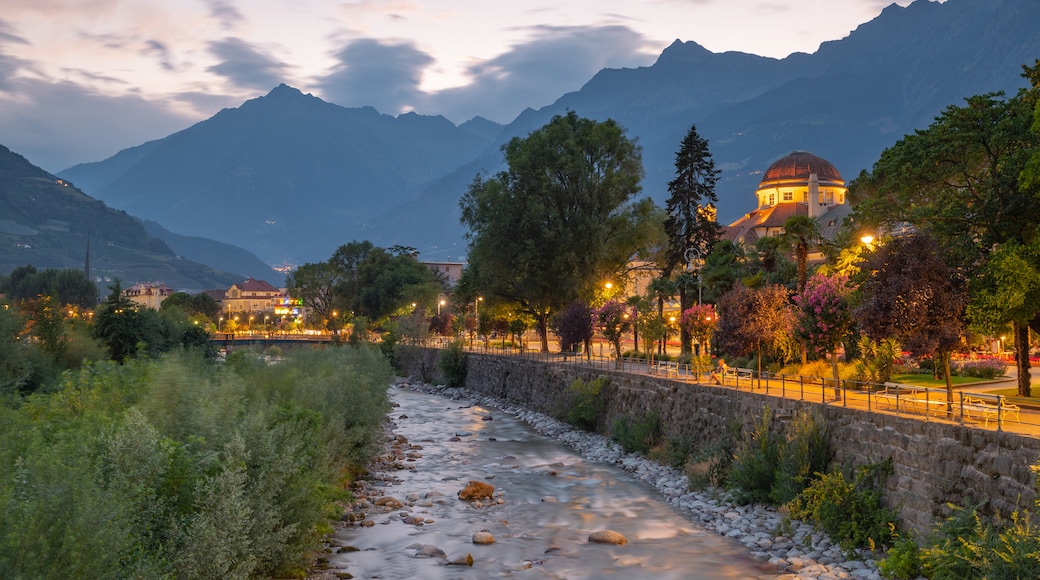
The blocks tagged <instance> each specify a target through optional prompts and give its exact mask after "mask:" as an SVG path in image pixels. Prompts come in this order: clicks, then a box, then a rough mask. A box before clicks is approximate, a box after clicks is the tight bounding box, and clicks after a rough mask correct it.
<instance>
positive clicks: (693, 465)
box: [683, 438, 733, 489]
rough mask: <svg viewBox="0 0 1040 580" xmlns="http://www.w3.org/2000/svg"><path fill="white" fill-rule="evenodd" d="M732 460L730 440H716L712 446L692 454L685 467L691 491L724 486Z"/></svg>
mask: <svg viewBox="0 0 1040 580" xmlns="http://www.w3.org/2000/svg"><path fill="white" fill-rule="evenodd" d="M732 458H733V445H732V441H731V440H730V439H728V438H720V439H716V440H715V441H714V442H712V443H711V444H710V445H708V446H706V447H703V448H701V449H699V450H697V451H695V452H694V453H692V454H691V455H690V456H689V458H688V459H687V460H686V463H685V465H683V473H685V474H686V477H687V479H689V482H690V483H689V485H690V489H702V488H704V487H706V486H709V485H710V486H712V487H718V486H720V485H722V483H723V482H724V481H725V480H726V475H727V473H728V471H729V467H730V463H731V461H732Z"/></svg>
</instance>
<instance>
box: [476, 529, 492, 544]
mask: <svg viewBox="0 0 1040 580" xmlns="http://www.w3.org/2000/svg"><path fill="white" fill-rule="evenodd" d="M473 543H474V544H483V545H487V544H494V543H495V536H493V535H491V532H489V531H487V530H481V531H479V532H477V533H475V534H473Z"/></svg>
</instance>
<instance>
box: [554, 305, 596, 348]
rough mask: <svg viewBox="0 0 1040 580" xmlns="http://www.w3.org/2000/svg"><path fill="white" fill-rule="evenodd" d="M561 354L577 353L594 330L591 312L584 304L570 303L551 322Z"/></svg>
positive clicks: (587, 342)
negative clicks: (557, 338) (558, 340)
mask: <svg viewBox="0 0 1040 580" xmlns="http://www.w3.org/2000/svg"><path fill="white" fill-rule="evenodd" d="M553 327H554V329H555V331H556V336H557V337H559V339H560V350H561V351H562V352H578V347H579V346H580V345H583V344H584V345H588V344H589V342H590V341H591V340H592V335H593V332H594V331H595V328H594V326H593V312H592V309H591V308H589V305H588V304H586V303H584V302H572V303H571V304H570V306H568V307H567V308H566V309H565V310H564V311H563V312H561V313H560V314H559V315H557V316H556V319H555V320H554V321H553Z"/></svg>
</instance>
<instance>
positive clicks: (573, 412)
mask: <svg viewBox="0 0 1040 580" xmlns="http://www.w3.org/2000/svg"><path fill="white" fill-rule="evenodd" d="M606 384H607V379H606V378H605V377H600V378H598V379H595V380H592V381H589V382H587V383H586V382H585V381H583V380H581V379H574V382H572V383H571V385H570V387H569V389H568V395H569V397H568V405H567V408H568V411H567V414H566V417H567V422H568V423H570V424H571V425H574V426H575V427H577V428H579V429H584V430H585V431H594V430H595V429H596V421H598V420H599V416H600V414H601V413H602V412H603V399H602V397H600V392H601V391H602V390H603V387H604V386H605V385H606Z"/></svg>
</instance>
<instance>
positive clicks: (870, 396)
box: [427, 339, 1040, 436]
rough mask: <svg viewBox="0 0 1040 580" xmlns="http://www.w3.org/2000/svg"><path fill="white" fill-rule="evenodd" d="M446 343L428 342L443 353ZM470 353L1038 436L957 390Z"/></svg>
mask: <svg viewBox="0 0 1040 580" xmlns="http://www.w3.org/2000/svg"><path fill="white" fill-rule="evenodd" d="M450 342H451V341H450V340H440V339H436V340H435V341H432V342H428V343H427V344H428V346H434V347H444V346H446V345H447V344H448V343H450ZM465 348H466V350H467V351H469V352H474V353H484V354H489V355H498V356H512V357H521V358H525V359H530V360H536V361H539V362H543V363H546V364H561V365H580V366H585V367H589V368H594V369H601V370H603V371H615V372H627V373H636V374H644V375H649V376H653V377H656V378H659V379H661V380H668V381H675V382H680V383H688V384H692V383H696V384H699V385H703V386H708V387H714V388H723V389H740V390H747V391H750V392H755V393H761V394H764V395H768V396H776V397H784V398H791V399H798V400H801V401H806V402H810V403H816V404H820V405H839V406H843V407H851V408H859V409H863V410H866V411H867V412H871V413H887V414H893V415H900V416H906V417H912V418H916V419H922V420H924V421H945V422H953V423H959V424H962V425H972V426H977V427H982V428H987V429H990V428H992V429H996V430H997V431H1014V432H1018V433H1023V434H1030V435H1038V436H1040V409H1032V408H1024V407H1022V406H1020V405H1016V404H1013V403H1011V402H1009V401H1008V400H1007V397H1004V396H1003V395H994V394H988V393H980V392H974V391H972V392H969V391H962V390H955V391H954V393H953V398H952V399H950V398H948V396H947V392H946V389H938V388H931V387H921V386H916V385H906V384H899V383H869V382H861V381H849V380H838V381H837V382H835V381H834V379H832V378H827V377H807V376H791V375H783V374H779V373H770V372H765V371H763V372H762V373H759V372H758V371H757V370H755V369H744V368H734V367H730V370H731V372H730V373H726V374H723V375H721V376H719V377H717V378H718V383H719V384H715V382H714V380H715V376H714V375H713V373H712V371H713V370H715V369H713V368H711V367H708V366H706V365H700V366H698V364H697V363H696V361H695V362H693V363H678V362H675V361H670V360H656V359H654V360H651V359H649V358H646V359H644V358H622V359H620V360H618V359H615V358H613V357H611V356H606V355H600V354H594V353H568V352H540V351H535V350H528V349H519V348H516V347H512V346H507V347H505V348H503V347H501V346H496V345H495V344H494V343H486V344H485V343H474V344H472V345H469V344H467V345H465Z"/></svg>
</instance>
